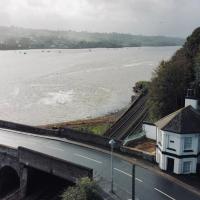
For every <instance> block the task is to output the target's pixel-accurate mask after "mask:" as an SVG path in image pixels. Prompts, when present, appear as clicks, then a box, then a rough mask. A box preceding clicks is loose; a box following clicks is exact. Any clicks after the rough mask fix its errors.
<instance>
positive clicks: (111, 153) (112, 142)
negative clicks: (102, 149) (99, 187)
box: [109, 139, 116, 193]
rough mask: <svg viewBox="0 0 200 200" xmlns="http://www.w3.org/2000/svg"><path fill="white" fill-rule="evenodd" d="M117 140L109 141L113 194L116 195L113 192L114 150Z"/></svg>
mask: <svg viewBox="0 0 200 200" xmlns="http://www.w3.org/2000/svg"><path fill="white" fill-rule="evenodd" d="M115 143H116V142H115V140H113V139H111V140H110V141H109V144H110V147H111V152H110V168H111V169H110V171H111V172H110V174H111V192H112V193H114V190H113V149H114V145H115Z"/></svg>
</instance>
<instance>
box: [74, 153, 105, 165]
mask: <svg viewBox="0 0 200 200" xmlns="http://www.w3.org/2000/svg"><path fill="white" fill-rule="evenodd" d="M74 155H75V156H78V157H81V158H85V159H88V160H91V161H94V162H96V163H99V164H102V162H101V161H98V160H95V159H92V158H89V157H86V156H82V155H80V154H77V153H75V154H74Z"/></svg>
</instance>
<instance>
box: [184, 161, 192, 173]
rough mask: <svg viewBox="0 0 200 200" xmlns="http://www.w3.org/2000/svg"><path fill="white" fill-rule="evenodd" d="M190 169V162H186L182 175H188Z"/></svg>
mask: <svg viewBox="0 0 200 200" xmlns="http://www.w3.org/2000/svg"><path fill="white" fill-rule="evenodd" d="M190 168H191V162H190V161H187V162H184V163H183V173H189V172H190Z"/></svg>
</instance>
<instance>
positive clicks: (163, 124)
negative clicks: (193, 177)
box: [143, 98, 200, 174]
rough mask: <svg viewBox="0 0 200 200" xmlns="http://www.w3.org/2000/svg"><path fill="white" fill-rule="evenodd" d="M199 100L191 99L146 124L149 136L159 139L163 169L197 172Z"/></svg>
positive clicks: (159, 153)
mask: <svg viewBox="0 0 200 200" xmlns="http://www.w3.org/2000/svg"><path fill="white" fill-rule="evenodd" d="M196 101H197V100H196ZM196 101H195V99H191V98H187V99H186V101H185V104H186V107H184V108H182V109H180V110H178V111H176V112H174V113H172V114H170V115H168V116H166V117H164V118H162V119H160V120H159V121H157V122H156V123H155V124H147V123H144V125H143V129H144V130H145V132H146V137H148V138H151V139H154V140H156V162H157V163H158V165H159V167H160V169H162V170H167V171H170V172H174V173H176V174H188V173H196V170H197V166H198V165H199V164H200V113H199V112H198V111H197V110H196V108H197V106H198V103H197V102H196Z"/></svg>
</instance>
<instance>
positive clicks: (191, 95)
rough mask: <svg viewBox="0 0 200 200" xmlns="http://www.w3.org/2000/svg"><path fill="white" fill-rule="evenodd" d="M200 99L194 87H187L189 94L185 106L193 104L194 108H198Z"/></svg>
mask: <svg viewBox="0 0 200 200" xmlns="http://www.w3.org/2000/svg"><path fill="white" fill-rule="evenodd" d="M198 102H199V99H198V98H197V96H196V92H195V90H194V89H187V94H186V97H185V107H187V106H192V107H193V108H194V109H196V110H198Z"/></svg>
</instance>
